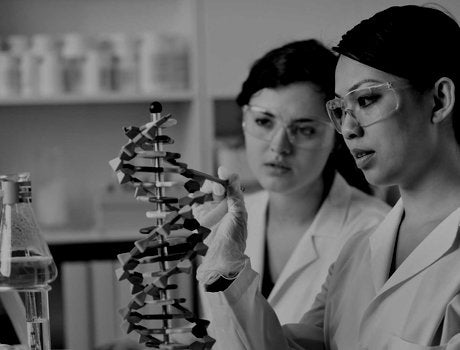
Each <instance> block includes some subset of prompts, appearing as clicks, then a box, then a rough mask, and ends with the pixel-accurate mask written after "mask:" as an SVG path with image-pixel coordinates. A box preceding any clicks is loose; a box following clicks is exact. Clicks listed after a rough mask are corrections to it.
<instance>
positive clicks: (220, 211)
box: [193, 167, 248, 285]
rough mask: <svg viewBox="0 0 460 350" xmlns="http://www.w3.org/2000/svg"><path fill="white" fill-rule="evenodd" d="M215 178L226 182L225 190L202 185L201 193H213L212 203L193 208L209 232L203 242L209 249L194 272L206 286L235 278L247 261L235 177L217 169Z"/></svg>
mask: <svg viewBox="0 0 460 350" xmlns="http://www.w3.org/2000/svg"><path fill="white" fill-rule="evenodd" d="M218 175H219V177H220V178H221V179H225V180H228V181H229V184H228V187H227V188H226V189H225V188H224V187H223V186H222V185H220V184H216V183H210V182H205V183H204V184H203V186H202V189H201V190H202V191H203V192H206V193H213V197H214V201H212V202H207V203H205V204H203V205H196V206H194V208H193V213H194V216H195V218H196V219H197V220H198V221H199V222H200V224H201V225H202V226H206V227H208V228H210V229H211V231H212V232H211V233H210V234H209V236H208V237H207V238H206V240H205V242H204V243H205V244H206V245H207V246H208V247H209V248H208V251H207V253H206V255H205V256H204V258H203V262H202V264H201V265H200V266H199V267H198V270H197V279H198V281H200V282H201V283H203V284H206V285H210V284H212V283H214V282H215V281H216V280H217V279H219V278H220V277H224V278H233V277H235V276H236V275H237V274H238V273H239V272H240V271H241V270H242V269H243V267H244V265H245V263H246V260H247V259H248V258H247V256H246V255H244V250H245V249H246V238H247V212H246V207H245V206H244V199H243V193H242V192H241V190H240V181H239V178H238V175H236V174H230V172H229V171H228V170H227V169H225V168H224V167H220V168H219V169H218ZM225 191H226V192H227V193H226V196H225Z"/></svg>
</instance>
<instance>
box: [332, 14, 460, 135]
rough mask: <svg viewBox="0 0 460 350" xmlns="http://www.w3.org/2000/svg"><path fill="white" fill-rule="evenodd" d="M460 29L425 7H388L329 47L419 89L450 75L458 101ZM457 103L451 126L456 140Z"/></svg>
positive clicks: (459, 125) (459, 121)
mask: <svg viewBox="0 0 460 350" xmlns="http://www.w3.org/2000/svg"><path fill="white" fill-rule="evenodd" d="M459 43H460V27H459V25H458V23H457V22H456V21H455V19H454V18H453V17H452V16H450V15H449V14H447V13H445V12H443V11H441V10H438V9H435V8H433V7H427V6H416V5H406V6H393V7H390V8H388V9H386V10H384V11H381V12H379V13H377V14H375V15H374V16H372V17H371V18H369V19H366V20H364V21H362V22H361V23H359V24H358V25H356V26H355V27H354V28H352V29H351V30H350V31H348V32H347V33H345V34H344V35H343V36H342V40H341V41H340V43H339V44H338V45H337V46H336V47H334V48H333V50H334V51H336V52H338V53H339V54H341V55H344V56H347V57H349V58H352V59H354V60H356V61H359V62H361V63H364V64H365V65H368V66H371V67H374V68H376V69H379V70H381V71H384V72H387V73H390V74H394V75H397V76H399V77H401V78H405V79H408V80H409V82H410V83H411V84H412V86H413V87H414V88H416V89H418V90H420V91H424V90H426V89H430V88H432V87H433V84H434V83H435V82H436V80H438V79H439V78H441V77H448V78H450V79H452V81H453V82H454V84H455V86H456V87H458V88H457V89H456V91H455V97H456V101H460V80H459V78H460V50H459V49H458V45H459ZM457 114H458V107H455V109H454V116H453V128H454V133H455V137H456V140H457V143H458V144H460V119H459V117H458V115H457Z"/></svg>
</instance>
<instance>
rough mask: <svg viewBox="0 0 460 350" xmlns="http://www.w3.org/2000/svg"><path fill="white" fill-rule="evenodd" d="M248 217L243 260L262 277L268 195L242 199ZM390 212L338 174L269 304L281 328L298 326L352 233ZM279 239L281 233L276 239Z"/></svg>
mask: <svg viewBox="0 0 460 350" xmlns="http://www.w3.org/2000/svg"><path fill="white" fill-rule="evenodd" d="M245 204H246V208H247V211H248V239H247V242H246V255H247V256H248V257H249V258H250V259H251V265H252V268H253V269H254V271H256V272H258V273H259V275H260V276H262V275H263V271H264V252H265V249H264V247H265V242H266V229H265V228H266V227H265V226H266V222H265V217H266V211H267V206H268V192H266V191H260V192H257V193H254V194H251V195H248V196H246V197H245ZM389 210H390V207H389V206H388V205H387V204H385V203H384V202H382V201H381V200H379V199H377V198H375V197H372V196H369V195H366V194H365V193H363V192H361V191H359V190H357V189H356V188H354V187H351V186H350V185H348V184H347V183H346V181H345V180H344V179H343V177H342V176H340V175H339V174H336V176H335V178H334V182H333V184H332V187H331V190H330V191H329V195H328V196H327V198H326V199H325V200H324V202H323V204H322V206H321V208H320V209H319V211H318V213H317V214H316V217H315V219H314V220H313V222H312V224H311V225H310V227H309V228H308V229H307V230H306V231H305V233H304V235H303V236H302V238H301V239H300V241H299V242H298V244H297V246H296V248H295V249H294V251H293V252H292V255H291V257H290V258H289V260H288V261H287V263H286V265H285V267H284V269H283V270H282V272H281V274H280V276H279V278H278V280H277V281H276V283H275V285H274V287H273V290H272V291H271V293H270V295H269V297H268V302H269V303H270V305H271V306H272V307H273V309H274V310H275V312H276V314H277V315H278V319H279V320H280V322H281V324H284V323H293V322H298V321H299V320H300V318H301V317H302V315H303V314H304V313H305V312H307V311H308V310H309V309H310V308H311V306H312V305H313V301H314V300H315V297H316V295H317V294H318V293H319V292H320V291H321V286H322V284H323V283H324V281H325V279H326V276H327V273H328V269H329V266H330V265H331V264H332V263H333V262H334V261H335V259H336V258H337V256H338V255H339V252H340V250H341V248H342V246H343V245H344V243H345V241H346V240H347V239H348V238H349V237H350V236H351V235H352V234H354V233H356V232H359V231H362V230H364V229H368V228H371V227H374V226H376V225H377V224H379V223H380V222H381V221H382V220H383V219H384V217H385V215H386V214H387V213H388V212H389ZM280 234H282V233H280Z"/></svg>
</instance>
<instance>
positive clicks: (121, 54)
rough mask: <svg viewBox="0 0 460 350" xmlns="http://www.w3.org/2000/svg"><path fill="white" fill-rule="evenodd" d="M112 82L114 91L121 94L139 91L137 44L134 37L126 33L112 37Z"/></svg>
mask: <svg viewBox="0 0 460 350" xmlns="http://www.w3.org/2000/svg"><path fill="white" fill-rule="evenodd" d="M111 42H112V48H113V56H112V78H113V80H112V82H113V90H114V91H116V92H120V93H128V94H129V93H135V92H136V91H138V80H139V79H138V55H137V51H138V49H137V43H136V41H135V40H134V38H133V37H131V36H129V35H128V34H125V33H116V34H113V35H112V36H111Z"/></svg>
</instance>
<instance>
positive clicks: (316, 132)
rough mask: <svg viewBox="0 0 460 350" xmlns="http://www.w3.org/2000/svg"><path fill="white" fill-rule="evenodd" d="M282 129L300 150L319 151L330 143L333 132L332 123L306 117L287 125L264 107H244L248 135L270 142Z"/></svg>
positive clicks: (245, 129)
mask: <svg viewBox="0 0 460 350" xmlns="http://www.w3.org/2000/svg"><path fill="white" fill-rule="evenodd" d="M281 128H284V130H285V132H286V134H287V136H288V140H289V142H290V143H291V144H292V145H293V146H296V147H299V148H304V149H319V148H323V147H325V146H326V145H328V144H329V143H330V139H331V138H330V137H328V130H332V129H331V128H332V124H331V123H330V122H327V121H323V120H319V119H316V118H314V119H313V118H311V117H304V118H301V119H297V120H294V121H293V122H291V123H289V124H287V123H286V122H285V121H284V120H283V119H282V118H281V117H278V116H275V115H273V114H272V113H271V112H269V111H267V110H266V109H264V108H262V107H259V106H254V105H245V106H243V130H244V131H245V132H246V133H247V134H249V135H251V136H253V137H255V138H257V139H259V140H263V141H267V142H270V141H271V140H272V139H273V137H274V136H275V135H276V134H277V133H278V131H279V130H280V129H281ZM329 133H330V132H329ZM332 134H333V133H332Z"/></svg>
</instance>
